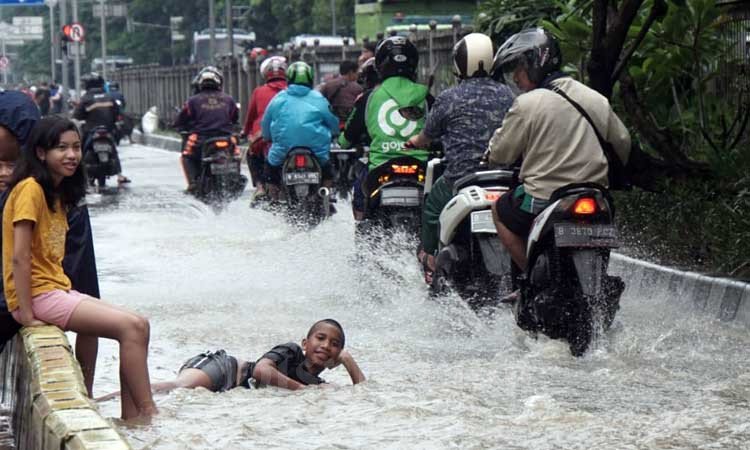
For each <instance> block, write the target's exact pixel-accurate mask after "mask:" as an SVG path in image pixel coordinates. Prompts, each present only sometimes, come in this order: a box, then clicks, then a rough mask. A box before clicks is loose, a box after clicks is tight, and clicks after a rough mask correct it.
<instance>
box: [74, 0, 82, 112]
mask: <svg viewBox="0 0 750 450" xmlns="http://www.w3.org/2000/svg"><path fill="white" fill-rule="evenodd" d="M73 22H78V0H73ZM73 46H74V47H75V49H76V55H75V59H74V60H73V61H74V64H75V67H74V70H75V73H74V74H75V89H76V99H79V98H81V43H80V42H76V43H74V44H73Z"/></svg>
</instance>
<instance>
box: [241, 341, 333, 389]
mask: <svg viewBox="0 0 750 450" xmlns="http://www.w3.org/2000/svg"><path fill="white" fill-rule="evenodd" d="M263 358H266V359H270V360H271V361H273V362H274V363H275V364H276V369H277V370H278V371H279V372H281V373H283V374H284V375H286V376H287V377H289V378H291V379H292V380H294V381H297V382H299V383H302V384H304V385H310V384H321V383H325V380H323V379H322V378H320V377H319V376H317V375H313V374H311V373H310V372H308V371H307V369H306V368H305V365H304V364H303V363H304V362H305V354H304V353H303V352H302V347H300V346H299V345H297V344H295V343H294V342H288V343H286V344H282V345H277V346H276V347H274V348H272V349H271V350H269V351H268V352H267V353H266V354H265V355H263V356H262V357H260V359H258V361H256V363H255V364H258V362H259V361H260V360H261V359H263ZM255 364H253V365H252V366H253V367H251V370H250V371H249V373H250V374H252V373H253V369H254V366H255ZM256 382H257V381H256ZM258 385H261V384H260V383H258Z"/></svg>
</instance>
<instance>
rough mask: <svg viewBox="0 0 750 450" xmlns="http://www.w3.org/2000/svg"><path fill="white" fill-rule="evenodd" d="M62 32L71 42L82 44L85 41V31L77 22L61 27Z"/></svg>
mask: <svg viewBox="0 0 750 450" xmlns="http://www.w3.org/2000/svg"><path fill="white" fill-rule="evenodd" d="M63 32H64V33H65V34H66V35H67V36H68V37H69V38H70V40H71V41H73V42H83V41H84V40H85V39H86V30H85V29H84V28H83V25H81V24H80V23H78V22H75V23H71V24H70V25H65V26H64V27H63Z"/></svg>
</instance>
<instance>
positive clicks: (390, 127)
mask: <svg viewBox="0 0 750 450" xmlns="http://www.w3.org/2000/svg"><path fill="white" fill-rule="evenodd" d="M398 109H399V108H398V103H396V101H395V100H393V99H389V100H387V101H386V102H384V103H383V105H382V106H380V110H379V111H378V125H379V126H380V129H381V130H382V131H383V133H385V134H386V135H388V136H396V135H397V134H398V135H400V136H401V137H402V138H404V139H406V138H408V137H411V135H412V134H414V131H415V130H416V129H417V126H418V124H417V122H416V121H414V120H408V119H407V118H406V117H404V116H402V115H401V113H400V112H399V110H398ZM389 144H390V145H389ZM383 147H384V148H383V151H386V152H387V151H388V150H397V149H398V148H391V147H399V148H400V147H401V145H400V144H399V143H396V142H390V143H384V144H383ZM385 147H388V148H385Z"/></svg>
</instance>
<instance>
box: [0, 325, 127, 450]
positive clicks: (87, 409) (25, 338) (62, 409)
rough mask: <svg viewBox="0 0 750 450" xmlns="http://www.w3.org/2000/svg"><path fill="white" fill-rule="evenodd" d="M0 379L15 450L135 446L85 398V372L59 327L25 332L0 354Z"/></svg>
mask: <svg viewBox="0 0 750 450" xmlns="http://www.w3.org/2000/svg"><path fill="white" fill-rule="evenodd" d="M0 376H2V379H1V381H2V382H3V387H2V398H1V399H2V403H3V406H4V407H7V410H8V411H9V412H10V414H12V416H11V417H10V422H11V425H12V430H13V441H14V443H15V447H16V448H17V449H20V450H26V449H29V450H31V449H44V450H52V449H54V450H89V449H90V450H94V449H96V450H105V449H106V450H127V449H130V448H131V447H130V445H128V443H127V442H126V441H125V439H124V438H123V437H122V436H120V434H119V433H118V432H117V431H116V430H115V429H114V427H113V426H112V425H111V424H110V423H109V422H108V421H107V420H105V419H104V418H103V417H102V416H101V415H99V412H98V411H97V409H96V406H95V405H94V403H93V402H92V401H91V400H90V399H89V398H88V397H87V396H86V388H85V386H84V384H83V375H82V373H81V368H80V366H79V365H78V362H77V361H76V359H75V358H74V357H73V352H72V350H71V348H70V344H69V343H68V339H67V338H66V337H65V334H64V333H63V332H62V331H61V330H60V329H59V328H57V327H54V326H43V327H33V328H23V329H21V331H20V332H19V333H18V335H16V337H15V338H13V340H12V341H11V342H9V345H7V346H6V348H5V349H4V351H3V353H2V354H0ZM4 409H5V408H4ZM6 438H7V436H6ZM0 439H2V437H0Z"/></svg>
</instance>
